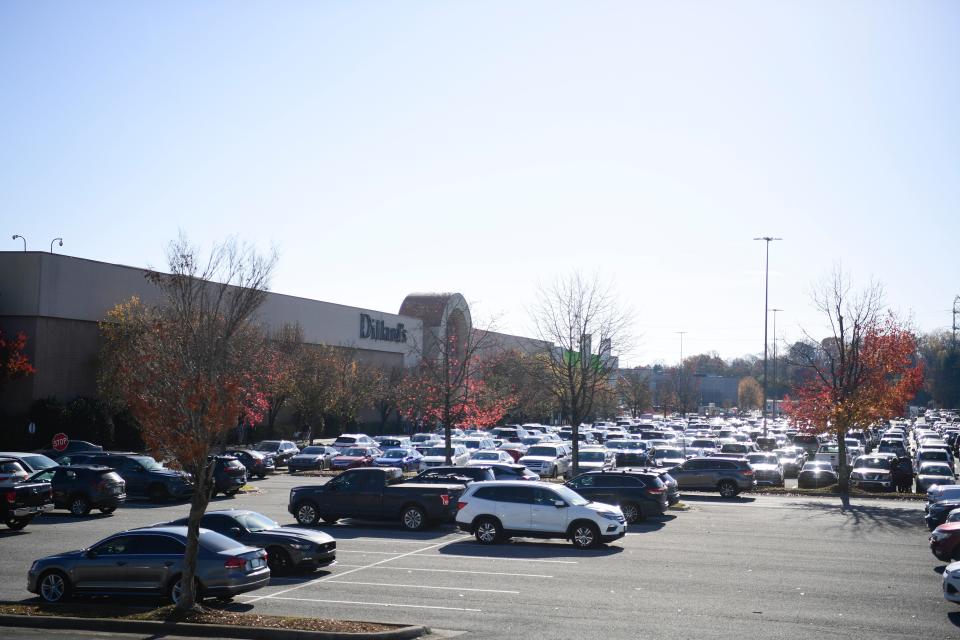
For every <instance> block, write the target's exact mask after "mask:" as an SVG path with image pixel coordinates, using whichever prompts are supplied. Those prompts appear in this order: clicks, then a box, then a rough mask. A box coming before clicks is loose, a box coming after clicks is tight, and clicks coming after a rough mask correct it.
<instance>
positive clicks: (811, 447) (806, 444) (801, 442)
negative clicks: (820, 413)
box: [793, 433, 822, 457]
mask: <svg viewBox="0 0 960 640" xmlns="http://www.w3.org/2000/svg"><path fill="white" fill-rule="evenodd" d="M821 443H822V440H821V438H820V436H817V435H811V434H807V433H798V434H797V435H795V436H793V445H794V446H795V447H800V448H801V449H803V450H804V451H806V452H807V456H808V457H809V456H812V455H813V454H815V453H816V452H817V450H818V449H819V448H820V444H821Z"/></svg>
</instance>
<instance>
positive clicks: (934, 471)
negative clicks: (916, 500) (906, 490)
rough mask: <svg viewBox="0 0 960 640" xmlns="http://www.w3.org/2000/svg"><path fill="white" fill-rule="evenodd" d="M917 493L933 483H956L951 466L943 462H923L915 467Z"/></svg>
mask: <svg viewBox="0 0 960 640" xmlns="http://www.w3.org/2000/svg"><path fill="white" fill-rule="evenodd" d="M916 482H917V493H920V492H922V491H926V490H927V489H929V488H930V487H932V486H933V485H935V484H957V476H956V474H954V472H953V467H951V466H950V465H949V464H947V463H945V462H924V463H922V464H921V465H920V467H919V468H918V469H917V477H916Z"/></svg>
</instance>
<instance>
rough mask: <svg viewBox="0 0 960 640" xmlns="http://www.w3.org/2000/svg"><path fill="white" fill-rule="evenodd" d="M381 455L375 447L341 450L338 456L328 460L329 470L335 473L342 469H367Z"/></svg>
mask: <svg viewBox="0 0 960 640" xmlns="http://www.w3.org/2000/svg"><path fill="white" fill-rule="evenodd" d="M381 455H383V452H382V451H380V449H377V448H376V447H351V448H349V449H342V450H341V451H340V453H339V454H338V455H335V456H334V457H333V459H331V460H330V468H331V469H333V470H335V471H342V470H344V469H355V468H357V467H369V466H371V465H372V464H373V461H374V460H376V459H377V458H379V457H380V456H381Z"/></svg>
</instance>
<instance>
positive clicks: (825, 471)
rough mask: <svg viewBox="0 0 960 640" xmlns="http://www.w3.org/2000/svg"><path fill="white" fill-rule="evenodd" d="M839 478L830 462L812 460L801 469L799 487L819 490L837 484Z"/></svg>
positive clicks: (798, 479) (798, 477)
mask: <svg viewBox="0 0 960 640" xmlns="http://www.w3.org/2000/svg"><path fill="white" fill-rule="evenodd" d="M838 481H839V478H838V476H837V472H836V471H835V470H834V468H833V463H831V462H830V461H829V460H811V461H810V462H808V463H806V464H804V465H803V468H802V469H800V475H798V476H797V486H798V487H799V488H800V489H817V488H820V487H829V486H832V485H835V484H837V482H838Z"/></svg>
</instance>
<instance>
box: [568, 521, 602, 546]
mask: <svg viewBox="0 0 960 640" xmlns="http://www.w3.org/2000/svg"><path fill="white" fill-rule="evenodd" d="M570 542H572V543H573V546H575V547H576V548H577V549H592V548H593V547H595V546H597V545H598V544H600V530H599V529H597V525H595V524H593V523H592V522H577V523H574V525H573V526H572V527H570Z"/></svg>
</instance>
